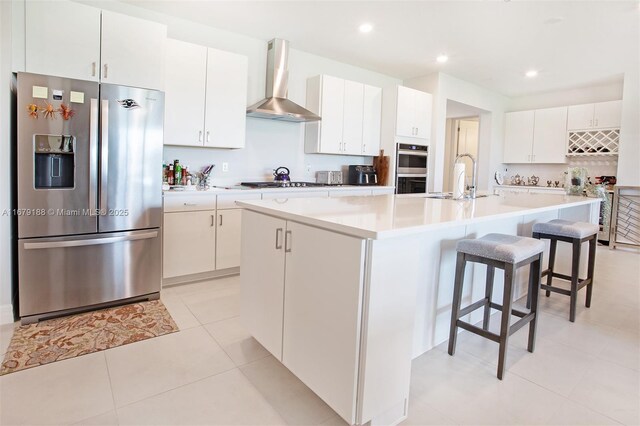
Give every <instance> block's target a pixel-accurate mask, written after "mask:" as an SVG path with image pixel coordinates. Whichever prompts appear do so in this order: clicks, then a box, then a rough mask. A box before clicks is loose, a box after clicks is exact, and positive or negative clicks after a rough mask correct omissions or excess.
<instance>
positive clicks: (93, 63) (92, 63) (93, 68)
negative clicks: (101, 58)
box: [91, 62, 96, 77]
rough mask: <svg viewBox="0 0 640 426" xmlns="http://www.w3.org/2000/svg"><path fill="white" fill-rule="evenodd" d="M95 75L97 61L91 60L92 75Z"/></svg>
mask: <svg viewBox="0 0 640 426" xmlns="http://www.w3.org/2000/svg"><path fill="white" fill-rule="evenodd" d="M95 76H96V63H95V62H91V77H95Z"/></svg>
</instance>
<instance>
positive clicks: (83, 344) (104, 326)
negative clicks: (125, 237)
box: [0, 300, 178, 376]
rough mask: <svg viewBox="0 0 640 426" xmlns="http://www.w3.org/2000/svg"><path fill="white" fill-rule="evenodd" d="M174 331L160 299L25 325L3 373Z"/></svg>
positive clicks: (15, 336) (16, 333) (11, 347)
mask: <svg viewBox="0 0 640 426" xmlns="http://www.w3.org/2000/svg"><path fill="white" fill-rule="evenodd" d="M175 331H178V327H177V326H176V323H175V322H174V321H173V318H171V315H169V312H168V311H167V308H165V307H164V305H163V304H162V302H161V301H160V300H153V301H149V302H141V303H133V304H130V305H124V306H117V307H114V308H108V309H102V310H99V311H93V312H85V313H82V314H77V315H72V316H68V317H62V318H55V319H51V320H46V321H42V322H39V323H37V324H30V325H23V326H20V327H18V328H16V329H15V331H14V333H13V337H12V339H11V343H10V344H9V348H8V349H7V353H6V355H5V357H4V361H3V362H2V368H0V376H1V375H3V374H8V373H13V372H15V371H20V370H24V369H27V368H31V367H37V366H39V365H44V364H49V363H51V362H55V361H62V360H64V359H69V358H74V357H77V356H80V355H86V354H90V353H93V352H98V351H103V350H105V349H109V348H115V347H116V346H122V345H126V344H129V343H134V342H139V341H141V340H146V339H150V338H152V337H158V336H162V335H163V334H169V333H173V332H175Z"/></svg>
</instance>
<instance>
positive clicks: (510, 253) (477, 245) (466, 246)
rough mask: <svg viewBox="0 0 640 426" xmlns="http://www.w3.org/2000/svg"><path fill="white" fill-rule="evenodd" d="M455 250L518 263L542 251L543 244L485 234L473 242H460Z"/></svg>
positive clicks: (532, 240) (532, 239)
mask: <svg viewBox="0 0 640 426" xmlns="http://www.w3.org/2000/svg"><path fill="white" fill-rule="evenodd" d="M456 250H458V251H459V252H462V253H467V254H472V255H475V256H481V257H485V258H488V259H493V260H499V261H501V262H509V263H518V262H520V261H521V260H524V259H527V258H529V257H531V256H534V255H536V254H538V253H540V252H542V251H543V250H544V243H543V242H542V241H540V240H536V239H534V238H526V237H518V236H515V235H505V234H487V235H485V236H484V237H482V238H478V239H475V240H460V241H458V243H457V244H456Z"/></svg>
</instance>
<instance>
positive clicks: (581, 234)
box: [527, 219, 599, 322]
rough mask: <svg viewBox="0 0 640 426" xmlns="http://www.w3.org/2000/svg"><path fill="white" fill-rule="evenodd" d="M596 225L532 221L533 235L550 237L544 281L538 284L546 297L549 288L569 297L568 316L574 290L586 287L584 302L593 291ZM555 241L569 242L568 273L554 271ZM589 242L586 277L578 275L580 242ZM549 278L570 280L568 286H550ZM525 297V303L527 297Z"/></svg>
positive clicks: (573, 303)
mask: <svg viewBox="0 0 640 426" xmlns="http://www.w3.org/2000/svg"><path fill="white" fill-rule="evenodd" d="M598 231H599V226H598V225H596V224H593V223H587V222H571V221H569V220H563V219H554V220H551V221H549V222H544V223H536V224H534V225H533V238H537V239H543V238H544V239H548V240H549V241H550V250H549V267H548V268H547V269H545V270H544V271H542V276H543V277H544V276H546V277H547V283H546V284H541V285H540V288H542V289H543V290H546V296H547V297H549V296H550V295H551V292H554V293H559V294H564V295H566V296H569V297H570V301H569V320H570V321H571V322H575V320H576V304H577V299H578V291H579V290H580V289H582V288H583V287H585V286H586V287H587V297H586V301H585V306H586V307H587V308H588V307H590V306H591V295H592V293H593V272H594V268H595V261H596V242H597V237H598ZM558 241H562V242H565V243H570V244H571V245H572V251H573V254H572V259H571V275H565V274H559V273H557V272H555V271H554V267H555V260H556V247H557V245H558ZM586 241H588V242H589V260H588V265H587V278H585V279H581V278H580V277H579V273H580V251H581V249H582V243H584V242H586ZM553 278H560V279H563V280H567V281H571V289H570V290H565V289H563V288H559V287H553V286H552V280H553ZM530 296H531V295H529V297H528V298H527V306H528V305H529V301H530V298H531V297H530Z"/></svg>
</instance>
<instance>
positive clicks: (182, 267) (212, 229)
mask: <svg viewBox="0 0 640 426" xmlns="http://www.w3.org/2000/svg"><path fill="white" fill-rule="evenodd" d="M162 257H163V267H162V270H163V278H172V277H179V276H182V275H190V274H198V273H202V272H209V271H214V270H215V269H216V211H215V210H204V211H195V212H176V213H165V215H164V240H163V251H162Z"/></svg>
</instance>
